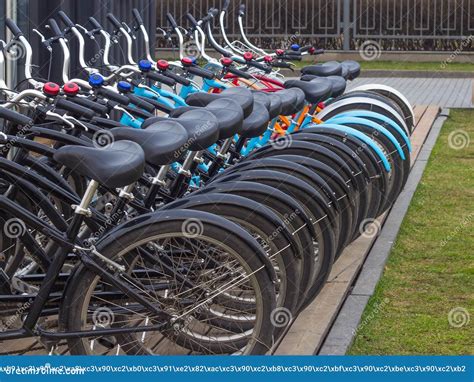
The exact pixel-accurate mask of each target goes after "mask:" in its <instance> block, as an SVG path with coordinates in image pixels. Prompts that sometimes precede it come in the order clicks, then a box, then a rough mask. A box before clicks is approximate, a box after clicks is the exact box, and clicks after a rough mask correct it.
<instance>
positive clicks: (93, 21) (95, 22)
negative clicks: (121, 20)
mask: <svg viewBox="0 0 474 382" xmlns="http://www.w3.org/2000/svg"><path fill="white" fill-rule="evenodd" d="M89 22H90V23H91V24H92V26H93V27H94V29H104V28H102V25H100V24H99V22H98V21H97V20H96V19H95V18H94V17H92V16H91V17H89Z"/></svg>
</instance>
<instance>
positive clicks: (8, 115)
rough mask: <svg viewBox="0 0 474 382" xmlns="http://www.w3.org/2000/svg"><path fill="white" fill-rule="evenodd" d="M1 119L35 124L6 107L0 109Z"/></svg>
mask: <svg viewBox="0 0 474 382" xmlns="http://www.w3.org/2000/svg"><path fill="white" fill-rule="evenodd" d="M7 20H9V19H7ZM9 28H10V27H9ZM10 30H11V29H10ZM0 118H2V119H6V120H8V121H10V122H13V123H16V124H18V125H32V124H33V120H32V119H31V118H28V117H27V116H26V115H23V114H20V113H17V112H16V111H13V110H10V109H6V108H4V107H0Z"/></svg>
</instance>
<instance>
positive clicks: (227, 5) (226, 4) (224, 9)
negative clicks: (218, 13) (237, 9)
mask: <svg viewBox="0 0 474 382" xmlns="http://www.w3.org/2000/svg"><path fill="white" fill-rule="evenodd" d="M229 5H230V0H224V5H223V6H222V11H224V12H227V9H228V8H229Z"/></svg>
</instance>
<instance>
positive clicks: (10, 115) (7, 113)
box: [0, 107, 33, 126]
mask: <svg viewBox="0 0 474 382" xmlns="http://www.w3.org/2000/svg"><path fill="white" fill-rule="evenodd" d="M0 118H1V119H6V120H7V121H10V122H13V123H16V124H18V125H29V126H31V125H32V124H33V120H32V119H31V118H28V117H27V116H26V115H23V114H20V113H17V112H16V111H13V110H10V109H6V108H4V107H0Z"/></svg>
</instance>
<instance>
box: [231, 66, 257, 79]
mask: <svg viewBox="0 0 474 382" xmlns="http://www.w3.org/2000/svg"><path fill="white" fill-rule="evenodd" d="M227 71H228V72H229V73H232V74H235V75H236V76H237V77H242V78H245V79H247V80H250V79H251V78H252V76H251V75H250V74H248V73H246V72H244V71H243V70H239V69H237V68H233V67H228V68H227Z"/></svg>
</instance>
